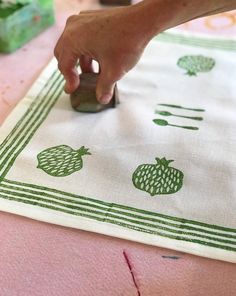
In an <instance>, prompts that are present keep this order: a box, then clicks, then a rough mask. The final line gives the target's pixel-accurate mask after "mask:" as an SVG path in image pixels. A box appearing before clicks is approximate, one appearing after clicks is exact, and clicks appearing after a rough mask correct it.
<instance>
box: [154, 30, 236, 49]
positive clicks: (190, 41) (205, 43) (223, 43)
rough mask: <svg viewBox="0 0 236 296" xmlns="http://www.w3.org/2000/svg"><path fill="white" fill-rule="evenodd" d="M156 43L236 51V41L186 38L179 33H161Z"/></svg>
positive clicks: (155, 38)
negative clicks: (162, 42)
mask: <svg viewBox="0 0 236 296" xmlns="http://www.w3.org/2000/svg"><path fill="white" fill-rule="evenodd" d="M154 40H156V41H164V42H171V43H178V44H184V45H191V46H198V47H206V48H215V49H222V50H229V51H236V41H235V40H227V39H225V40H219V39H212V38H210V39H207V37H205V38H204V37H202V38H201V37H195V36H191V37H189V36H184V35H183V34H178V33H167V32H164V33H161V34H159V35H157V36H156V37H154Z"/></svg>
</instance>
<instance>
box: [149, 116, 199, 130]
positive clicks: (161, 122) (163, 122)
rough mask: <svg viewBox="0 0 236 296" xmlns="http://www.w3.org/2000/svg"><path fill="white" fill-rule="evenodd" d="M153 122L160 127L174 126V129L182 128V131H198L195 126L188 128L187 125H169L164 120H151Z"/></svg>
mask: <svg viewBox="0 0 236 296" xmlns="http://www.w3.org/2000/svg"><path fill="white" fill-rule="evenodd" d="M153 122H154V123H155V124H157V125H160V126H167V125H169V126H174V127H179V128H184V129H188V130H194V131H196V130H198V129H199V128H198V127H196V126H188V125H175V124H170V123H169V122H168V121H166V120H164V119H153Z"/></svg>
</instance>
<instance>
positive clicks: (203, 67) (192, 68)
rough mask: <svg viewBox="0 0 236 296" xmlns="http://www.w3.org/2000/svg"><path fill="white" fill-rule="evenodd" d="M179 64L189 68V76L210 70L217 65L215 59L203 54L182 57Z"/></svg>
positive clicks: (186, 68)
mask: <svg viewBox="0 0 236 296" xmlns="http://www.w3.org/2000/svg"><path fill="white" fill-rule="evenodd" d="M177 65H178V66H179V67H180V68H183V69H185V70H187V72H186V74H187V75H189V76H197V73H198V72H209V71H211V70H212V68H213V67H214V66H215V60H214V59H212V58H208V57H204V56H202V55H189V56H183V57H181V58H180V59H179V60H178V62H177Z"/></svg>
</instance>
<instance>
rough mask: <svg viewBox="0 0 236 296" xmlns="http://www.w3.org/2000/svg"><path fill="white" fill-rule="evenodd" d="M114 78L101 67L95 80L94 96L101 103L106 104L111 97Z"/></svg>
mask: <svg viewBox="0 0 236 296" xmlns="http://www.w3.org/2000/svg"><path fill="white" fill-rule="evenodd" d="M115 83H116V80H115V79H112V76H111V75H109V72H108V71H106V68H101V71H100V73H99V76H98V80H97V87H96V96H97V100H98V101H99V102H100V103H101V104H108V103H109V102H110V100H111V99H112V96H113V92H114V87H115Z"/></svg>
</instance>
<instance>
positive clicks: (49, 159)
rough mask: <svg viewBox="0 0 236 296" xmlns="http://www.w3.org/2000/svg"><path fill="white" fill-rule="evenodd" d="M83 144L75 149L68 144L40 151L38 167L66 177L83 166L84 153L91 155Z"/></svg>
mask: <svg viewBox="0 0 236 296" xmlns="http://www.w3.org/2000/svg"><path fill="white" fill-rule="evenodd" d="M88 150H89V149H86V148H85V147H84V146H82V147H81V148H80V149H79V150H73V149H72V148H71V147H69V146H67V145H60V146H55V147H52V148H48V149H45V150H44V151H42V152H40V153H39V154H38V156H37V158H38V168H40V169H42V170H43V171H44V172H45V173H47V174H49V175H51V176H54V177H65V176H68V175H71V174H73V173H74V172H76V171H79V170H81V169H82V167H83V160H82V156H83V155H91V153H90V152H88Z"/></svg>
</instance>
